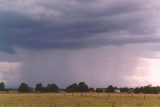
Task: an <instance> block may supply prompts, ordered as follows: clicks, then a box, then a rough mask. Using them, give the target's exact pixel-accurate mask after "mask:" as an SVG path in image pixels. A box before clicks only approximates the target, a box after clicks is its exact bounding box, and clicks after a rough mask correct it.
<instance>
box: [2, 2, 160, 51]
mask: <svg viewBox="0 0 160 107" xmlns="http://www.w3.org/2000/svg"><path fill="white" fill-rule="evenodd" d="M25 2H26V4H27V5H26V4H25ZM148 2H149V1H148ZM16 3H17V4H16ZM3 4H4V5H6V4H9V5H10V6H11V7H7V6H4V7H5V8H3V9H2V8H1V7H2V6H3ZM23 5H24V7H23ZM16 6H17V8H15V9H14V7H16ZM146 7H147V4H146V1H140V2H138V1H132V2H128V1H126V0H118V1H117V2H116V1H113V2H111V1H107V0H101V1H97V0H94V1H92V2H91V1H89V0H88V1H85V2H84V1H80V0H75V1H74V0H69V1H64V0H60V1H56V0H54V1H50V0H47V1H45V2H44V1H42V0H40V1H39V0H35V1H34V2H33V1H31V0H28V1H24V3H23V2H21V1H17V0H13V1H12V2H10V1H8V0H6V1H2V4H1V5H0V23H1V24H0V34H1V36H0V42H1V46H0V50H1V51H6V52H8V53H14V47H20V48H26V49H31V50H47V49H53V48H57V49H79V48H86V47H97V46H105V45H117V44H118V45H123V44H130V43H144V42H159V41H160V40H159V38H157V37H155V34H154V33H156V31H155V30H154V29H155V28H157V27H158V26H157V25H156V23H157V21H158V20H157V21H155V22H153V23H155V24H151V22H152V21H154V18H152V17H147V16H149V15H150V14H152V15H155V18H157V17H158V16H157V15H156V13H154V12H153V13H152V11H151V12H150V14H148V12H147V11H148V10H149V9H150V8H146ZM18 9H19V10H18ZM32 9H33V10H32ZM153 11H154V9H153ZM122 31H123V32H127V34H128V35H127V36H128V38H127V39H126V38H125V37H124V36H123V35H121V36H120V35H119V34H120V33H121V32H122ZM115 32H116V35H113V34H114V33H115ZM104 34H105V35H104ZM97 35H98V36H97ZM137 35H139V36H137ZM115 36H116V37H115ZM113 37H115V38H113ZM95 38H96V39H95Z"/></svg>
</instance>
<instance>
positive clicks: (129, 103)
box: [0, 93, 160, 107]
mask: <svg viewBox="0 0 160 107" xmlns="http://www.w3.org/2000/svg"><path fill="white" fill-rule="evenodd" d="M0 107H160V96H159V94H120V93H115V94H108V93H101V94H100V93H99V94H98V93H83V94H82V95H81V93H28V94H21V93H7V94H0Z"/></svg>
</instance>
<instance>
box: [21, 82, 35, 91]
mask: <svg viewBox="0 0 160 107" xmlns="http://www.w3.org/2000/svg"><path fill="white" fill-rule="evenodd" d="M31 91H32V88H31V87H29V86H28V84H26V83H24V82H23V83H21V85H20V86H19V88H18V92H31Z"/></svg>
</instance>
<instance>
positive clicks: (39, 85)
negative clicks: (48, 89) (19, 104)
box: [35, 83, 43, 92]
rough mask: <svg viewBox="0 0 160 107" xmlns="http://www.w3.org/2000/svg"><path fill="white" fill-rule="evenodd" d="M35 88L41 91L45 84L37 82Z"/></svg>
mask: <svg viewBox="0 0 160 107" xmlns="http://www.w3.org/2000/svg"><path fill="white" fill-rule="evenodd" d="M35 90H36V91H39V92H41V91H43V85H42V83H38V84H36V88H35Z"/></svg>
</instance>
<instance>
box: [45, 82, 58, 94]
mask: <svg viewBox="0 0 160 107" xmlns="http://www.w3.org/2000/svg"><path fill="white" fill-rule="evenodd" d="M45 90H46V92H58V86H57V85H56V84H48V85H47V87H46V88H45Z"/></svg>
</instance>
